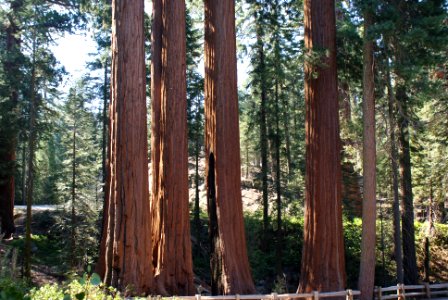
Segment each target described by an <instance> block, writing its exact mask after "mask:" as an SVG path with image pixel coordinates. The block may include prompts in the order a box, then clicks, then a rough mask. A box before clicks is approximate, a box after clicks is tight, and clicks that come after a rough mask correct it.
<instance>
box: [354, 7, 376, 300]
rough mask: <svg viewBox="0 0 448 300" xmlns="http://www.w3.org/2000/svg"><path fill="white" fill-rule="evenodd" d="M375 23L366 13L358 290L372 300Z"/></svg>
mask: <svg viewBox="0 0 448 300" xmlns="http://www.w3.org/2000/svg"><path fill="white" fill-rule="evenodd" d="M372 23H373V16H372V13H371V11H370V10H369V11H367V10H366V11H365V12H364V66H363V67H364V75H363V98H364V99H363V105H362V111H363V123H364V130H363V133H364V139H363V186H364V194H363V202H362V241H361V267H360V271H359V284H358V286H359V289H360V290H361V299H363V300H370V299H372V297H373V286H374V281H375V245H376V143H375V80H374V64H373V41H372V40H370V38H369V37H368V36H367V34H368V31H369V28H370V26H371V25H372Z"/></svg>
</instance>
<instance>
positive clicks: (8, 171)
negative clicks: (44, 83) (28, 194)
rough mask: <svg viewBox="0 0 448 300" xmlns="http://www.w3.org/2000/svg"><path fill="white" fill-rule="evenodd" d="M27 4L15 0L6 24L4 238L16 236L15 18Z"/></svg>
mask: <svg viewBox="0 0 448 300" xmlns="http://www.w3.org/2000/svg"><path fill="white" fill-rule="evenodd" d="M22 6H23V1H22V0H15V1H11V3H10V8H11V13H10V14H8V20H9V24H8V26H7V27H6V30H5V33H6V54H7V58H6V59H5V60H4V61H3V62H2V64H3V68H4V71H5V73H6V75H7V76H6V83H7V85H8V88H9V91H10V92H9V97H8V98H9V99H8V100H7V101H6V102H4V103H1V104H0V112H2V114H4V115H2V116H1V118H0V121H1V123H0V145H1V148H0V229H1V233H2V234H4V236H3V238H4V239H10V238H12V235H13V233H14V232H15V226H14V194H15V191H14V188H15V182H14V174H15V168H16V163H15V161H16V144H17V124H16V121H17V115H16V110H17V109H16V108H17V105H18V100H19V91H18V90H19V85H20V80H19V79H20V65H21V63H20V56H21V55H20V37H19V27H18V25H17V24H16V23H15V17H16V16H17V14H18V12H19V11H20V9H21V8H22Z"/></svg>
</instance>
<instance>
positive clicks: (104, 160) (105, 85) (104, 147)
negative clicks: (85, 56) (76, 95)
mask: <svg viewBox="0 0 448 300" xmlns="http://www.w3.org/2000/svg"><path fill="white" fill-rule="evenodd" d="M103 66H104V82H103V116H102V121H103V128H102V134H103V138H102V147H101V151H102V157H101V159H102V172H103V177H102V182H103V197H104V199H106V193H105V192H104V190H105V187H106V181H107V142H108V141H107V123H108V122H109V118H108V116H107V108H108V106H109V105H108V98H109V92H108V91H109V88H108V87H109V84H108V77H107V74H108V72H109V68H108V59H107V58H106V59H104V63H103Z"/></svg>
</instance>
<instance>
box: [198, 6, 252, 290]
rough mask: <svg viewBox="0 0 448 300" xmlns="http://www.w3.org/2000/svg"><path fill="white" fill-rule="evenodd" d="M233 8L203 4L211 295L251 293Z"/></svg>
mask: <svg viewBox="0 0 448 300" xmlns="http://www.w3.org/2000/svg"><path fill="white" fill-rule="evenodd" d="M236 73H237V72H236V40H235V2H234V1H233V0H219V1H217V0H206V1H205V156H206V174H207V180H206V182H207V204H208V213H209V219H210V225H209V233H210V242H211V262H210V264H211V269H212V271H211V273H212V293H213V294H215V295H216V294H236V293H238V294H247V293H252V292H254V291H255V288H254V284H253V281H252V276H251V273H250V267H249V261H248V257H247V249H246V239H245V232H244V220H243V208H242V203H241V169H240V144H239V141H240V137H239V125H238V123H239V121H238V95H237V79H236Z"/></svg>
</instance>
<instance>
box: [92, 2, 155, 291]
mask: <svg viewBox="0 0 448 300" xmlns="http://www.w3.org/2000/svg"><path fill="white" fill-rule="evenodd" d="M143 29H144V28H143V0H132V1H129V0H127V1H123V0H114V1H112V75H111V85H112V87H111V111H110V132H109V134H110V150H109V151H110V152H109V153H110V155H109V156H110V157H109V164H110V166H109V169H110V172H109V173H110V174H108V181H107V186H106V188H107V189H108V199H107V201H106V203H107V207H106V208H105V211H104V212H105V214H106V216H107V218H106V222H107V224H106V227H105V234H103V237H102V239H103V240H104V239H105V242H104V243H103V245H104V249H103V250H102V252H101V254H102V256H101V257H100V260H103V262H102V263H103V264H104V272H103V273H104V282H105V283H106V284H108V285H113V286H115V287H117V288H119V289H121V290H124V289H125V288H126V287H132V289H131V290H130V291H128V292H127V293H129V294H139V295H140V294H142V293H149V292H150V287H151V284H152V279H153V268H152V264H151V235H150V234H151V231H150V228H151V227H150V222H151V215H150V210H149V193H148V189H149V188H148V163H147V161H148V160H147V148H148V145H147V129H146V97H145V53H144V38H143V37H144V34H143Z"/></svg>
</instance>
